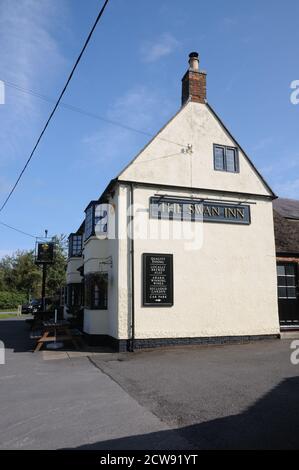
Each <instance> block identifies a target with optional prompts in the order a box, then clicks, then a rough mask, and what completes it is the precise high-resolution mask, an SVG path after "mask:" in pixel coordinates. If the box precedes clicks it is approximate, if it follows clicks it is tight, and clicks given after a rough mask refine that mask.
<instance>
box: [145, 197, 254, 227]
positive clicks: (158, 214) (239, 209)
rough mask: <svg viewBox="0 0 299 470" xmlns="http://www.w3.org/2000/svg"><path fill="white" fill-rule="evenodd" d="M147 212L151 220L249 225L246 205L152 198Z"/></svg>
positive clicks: (248, 211) (248, 208)
mask: <svg viewBox="0 0 299 470" xmlns="http://www.w3.org/2000/svg"><path fill="white" fill-rule="evenodd" d="M149 212H150V217H151V218H152V219H162V220H181V221H190V222H222V223H231V224H243V225H249V224H250V207H249V206H248V205H246V204H234V203H227V202H221V201H219V202H217V201H215V202H214V201H208V200H202V201H201V200H192V199H182V198H175V197H167V198H166V197H163V196H161V197H158V196H153V197H151V198H150V211H149Z"/></svg>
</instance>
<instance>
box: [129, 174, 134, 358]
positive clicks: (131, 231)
mask: <svg viewBox="0 0 299 470" xmlns="http://www.w3.org/2000/svg"><path fill="white" fill-rule="evenodd" d="M133 208H134V186H133V183H130V216H131V217H130V261H131V262H130V264H131V278H130V280H131V341H130V352H134V346H135V287H134V286H135V283H134V209H133Z"/></svg>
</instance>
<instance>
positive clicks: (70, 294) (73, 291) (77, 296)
mask: <svg viewBox="0 0 299 470" xmlns="http://www.w3.org/2000/svg"><path fill="white" fill-rule="evenodd" d="M66 305H67V306H68V307H79V306H81V305H82V284H81V283H76V284H75V283H74V284H68V285H67V286H66Z"/></svg>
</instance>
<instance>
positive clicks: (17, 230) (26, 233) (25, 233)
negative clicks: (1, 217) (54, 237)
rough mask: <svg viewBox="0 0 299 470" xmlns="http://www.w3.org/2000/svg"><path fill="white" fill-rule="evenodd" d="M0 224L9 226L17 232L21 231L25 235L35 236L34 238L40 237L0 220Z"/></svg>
mask: <svg viewBox="0 0 299 470" xmlns="http://www.w3.org/2000/svg"><path fill="white" fill-rule="evenodd" d="M0 224H1V225H4V227H6V228H10V229H11V230H14V231H15V232H19V233H22V234H23V235H27V236H28V237H31V238H35V239H36V238H42V237H37V236H36V235H32V233H28V232H24V231H23V230H20V229H18V228H16V227H13V226H12V225H8V224H5V223H4V222H1V221H0Z"/></svg>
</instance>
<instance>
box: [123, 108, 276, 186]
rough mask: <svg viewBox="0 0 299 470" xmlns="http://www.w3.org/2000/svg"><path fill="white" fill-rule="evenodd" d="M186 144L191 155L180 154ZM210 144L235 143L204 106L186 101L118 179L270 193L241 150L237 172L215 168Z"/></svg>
mask: <svg viewBox="0 0 299 470" xmlns="http://www.w3.org/2000/svg"><path fill="white" fill-rule="evenodd" d="M177 144H179V145H177ZM188 144H191V145H192V150H193V153H192V154H191V155H189V154H185V153H182V149H184V148H186V147H184V146H187V145H188ZM213 144H221V145H228V146H233V147H235V146H236V144H235V142H234V140H233V139H232V138H231V137H230V135H229V134H228V133H227V132H226V130H225V129H224V128H223V126H222V125H221V123H220V122H219V121H218V119H216V118H215V116H214V115H213V113H212V112H211V110H210V109H209V107H208V106H207V105H205V104H199V103H193V102H189V103H187V105H186V106H184V107H183V108H182V109H181V110H180V112H179V113H178V114H177V115H176V116H175V117H174V118H173V119H172V120H171V121H170V122H169V123H168V124H167V125H166V126H165V128H164V129H162V131H161V132H160V133H159V134H158V135H157V137H156V138H154V139H153V140H152V141H151V142H150V143H149V145H148V146H147V147H145V148H144V149H143V151H141V153H140V154H139V155H138V156H137V158H136V159H135V160H133V162H132V163H131V164H129V165H128V166H127V168H126V169H125V170H124V171H123V172H122V173H121V174H120V175H119V179H121V180H128V181H142V182H147V183H157V184H166V185H174V186H186V187H193V188H204V189H216V190H221V191H231V192H242V193H250V194H259V195H270V192H269V190H268V188H266V187H265V185H264V183H263V181H262V180H261V178H260V177H259V175H258V174H257V173H256V172H255V170H254V169H253V167H252V166H251V165H250V163H249V162H248V160H247V158H246V157H245V156H244V154H243V153H242V152H241V151H239V165H240V172H239V173H229V172H223V171H215V170H214V158H213Z"/></svg>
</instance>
